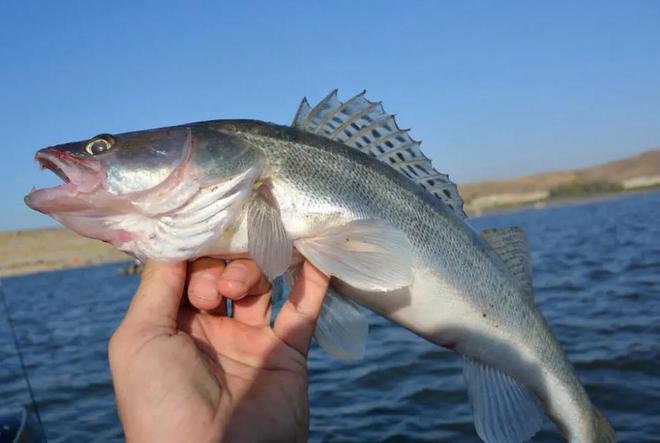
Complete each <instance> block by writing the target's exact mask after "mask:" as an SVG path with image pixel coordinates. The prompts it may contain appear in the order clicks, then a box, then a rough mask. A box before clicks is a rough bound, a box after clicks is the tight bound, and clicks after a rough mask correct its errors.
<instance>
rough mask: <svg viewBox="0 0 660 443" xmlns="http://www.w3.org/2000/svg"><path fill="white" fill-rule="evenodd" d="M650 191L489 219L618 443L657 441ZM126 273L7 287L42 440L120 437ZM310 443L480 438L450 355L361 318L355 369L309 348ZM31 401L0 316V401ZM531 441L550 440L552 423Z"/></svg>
mask: <svg viewBox="0 0 660 443" xmlns="http://www.w3.org/2000/svg"><path fill="white" fill-rule="evenodd" d="M658 220H660V193H657V192H656V193H650V194H643V195H635V196H630V197H627V198H617V199H612V200H605V201H600V202H591V203H586V204H579V205H573V206H564V207H556V208H548V209H544V210H539V211H523V212H515V213H508V214H499V215H492V216H487V217H483V218H480V219H476V220H473V222H472V223H473V225H474V226H475V227H477V228H479V229H483V228H486V227H497V226H511V225H518V226H521V227H522V228H524V229H525V231H526V232H527V234H528V236H529V238H530V242H531V249H532V259H533V263H534V273H535V277H534V286H535V294H536V295H535V297H536V300H537V301H538V304H539V307H540V309H541V311H542V312H543V314H544V315H545V317H546V318H547V319H548V322H549V323H550V325H551V327H552V328H553V330H554V332H555V334H556V335H557V337H558V338H559V340H560V342H561V344H562V346H563V347H564V349H565V350H566V352H567V353H568V355H569V358H570V360H571V361H572V362H573V363H574V365H575V366H576V368H577V371H578V373H579V376H580V378H581V379H582V381H583V383H584V384H585V386H586V389H587V391H588V393H589V395H590V397H591V398H592V400H593V402H594V403H595V404H596V405H598V406H599V407H600V408H601V409H602V410H603V412H604V414H605V415H606V416H607V417H608V418H609V420H610V421H611V423H612V425H613V426H614V428H615V429H616V430H617V432H618V435H619V438H620V440H621V441H625V442H650V441H660V440H659V439H658V438H659V436H660V223H659V222H658ZM136 284H137V278H136V277H125V276H119V275H118V274H117V266H116V265H110V266H100V267H94V268H87V269H79V270H73V271H63V272H54V273H47V274H39V275H33V276H24V277H15V278H10V279H5V280H4V288H5V292H6V294H7V298H8V302H9V304H10V309H11V311H12V316H13V318H14V322H15V323H16V325H17V334H18V338H19V341H20V344H21V347H22V350H23V353H24V355H25V360H26V364H27V369H28V373H29V375H30V380H31V382H32V384H33V387H34V390H35V394H36V397H37V400H38V403H39V409H40V410H41V414H42V418H43V420H44V424H45V427H46V430H47V433H48V437H49V440H50V441H51V442H80V441H85V442H95V441H98V442H111V441H121V440H122V433H121V428H120V426H119V423H118V419H117V415H116V412H115V404H114V398H113V393H112V386H111V384H110V378H109V372H108V367H107V360H106V346H107V341H108V338H109V336H110V334H111V333H112V331H113V330H114V328H115V327H116V326H117V324H118V322H119V320H120V319H121V317H122V314H123V313H124V311H125V309H126V307H127V304H128V302H129V298H130V296H131V295H132V293H133V291H134V289H135V287H136ZM310 379H311V382H310V401H311V416H312V419H311V435H310V440H311V441H317V442H320V441H324V442H351V441H354V442H364V441H391V442H395V441H396V442H403V441H416V442H419V441H448V442H478V441H479V440H478V439H477V437H476V436H475V433H474V429H473V425H472V420H471V414H470V410H469V407H468V402H467V397H466V394H465V387H464V382H463V377H462V373H461V362H460V359H459V358H457V356H456V355H455V354H452V353H451V352H448V351H445V350H442V349H439V348H437V347H435V346H433V345H431V344H429V343H426V342H425V341H424V340H422V339H420V338H418V337H416V336H414V335H413V334H411V333H409V332H407V331H405V330H404V329H402V328H400V327H397V326H394V325H392V324H390V323H388V322H386V321H384V320H383V319H381V318H379V317H376V316H371V332H370V337H369V346H368V351H367V355H366V358H365V359H364V361H361V362H355V363H346V362H339V361H335V360H332V359H331V358H329V357H327V356H326V355H325V354H324V353H323V351H321V350H320V349H319V348H317V347H316V346H315V347H314V348H313V349H312V351H311V353H310ZM28 403H29V397H28V394H27V390H26V387H25V382H24V381H23V378H22V376H21V374H20V369H19V364H18V360H17V359H16V357H15V351H14V348H13V343H12V341H11V337H10V335H9V329H8V326H7V323H6V320H4V317H3V316H0V406H2V407H6V406H22V405H25V404H28ZM534 441H535V442H556V441H560V437H559V435H558V434H557V433H556V431H555V430H554V429H553V427H552V425H551V424H550V423H549V422H546V425H545V427H544V429H543V430H542V432H541V433H539V434H538V435H537V436H536V437H535V439H534Z"/></svg>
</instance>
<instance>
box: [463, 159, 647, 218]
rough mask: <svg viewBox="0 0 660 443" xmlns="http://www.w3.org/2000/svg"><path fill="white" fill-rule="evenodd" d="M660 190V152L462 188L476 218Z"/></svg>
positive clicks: (471, 184) (464, 198) (470, 212)
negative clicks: (551, 203)
mask: <svg viewBox="0 0 660 443" xmlns="http://www.w3.org/2000/svg"><path fill="white" fill-rule="evenodd" d="M654 187H660V149H655V150H652V151H648V152H644V153H642V154H639V155H636V156H633V157H628V158H624V159H620V160H615V161H611V162H608V163H604V164H601V165H597V166H592V167H589V168H582V169H575V170H571V171H556V172H546V173H542V174H535V175H530V176H527V177H520V178H514V179H507V180H497V181H484V182H477V183H469V184H466V185H463V186H459V189H460V193H461V196H462V197H463V200H465V210H466V212H467V213H468V214H469V215H472V216H476V215H480V214H483V213H485V212H490V211H496V210H500V209H509V208H516V207H520V206H536V207H542V206H544V205H545V204H547V203H550V202H556V201H561V200H575V199H584V198H593V197H596V196H600V195H608V194H610V195H611V194H618V193H623V192H630V191H636V190H642V189H650V188H654Z"/></svg>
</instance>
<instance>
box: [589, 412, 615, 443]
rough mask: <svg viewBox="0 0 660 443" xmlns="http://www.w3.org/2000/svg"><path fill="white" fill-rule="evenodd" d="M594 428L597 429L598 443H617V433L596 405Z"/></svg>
mask: <svg viewBox="0 0 660 443" xmlns="http://www.w3.org/2000/svg"><path fill="white" fill-rule="evenodd" d="M593 409H594V428H595V430H596V443H616V442H617V439H616V434H615V433H614V429H612V426H610V424H609V422H608V421H607V419H606V418H605V416H604V415H603V414H602V413H601V412H600V411H599V410H598V408H596V407H594V408H593Z"/></svg>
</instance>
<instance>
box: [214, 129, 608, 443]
mask: <svg viewBox="0 0 660 443" xmlns="http://www.w3.org/2000/svg"><path fill="white" fill-rule="evenodd" d="M228 125H229V127H235V128H237V130H238V131H240V133H241V136H240V137H241V138H242V139H244V140H245V142H246V143H247V144H249V145H252V146H255V147H257V148H258V149H259V150H260V151H261V152H263V154H264V156H265V158H266V160H267V164H268V165H269V170H268V172H267V174H268V175H269V177H270V178H271V179H272V183H273V193H274V195H275V196H276V198H277V201H278V203H279V205H280V209H281V211H282V218H283V220H284V224H285V226H286V227H287V228H288V229H287V230H288V231H289V232H290V233H291V236H292V237H293V238H299V237H314V236H315V235H317V234H318V233H319V231H320V230H322V229H324V228H325V227H326V225H327V224H328V223H345V222H347V221H350V220H360V219H382V220H386V221H387V222H389V223H390V224H392V225H393V226H395V227H397V228H398V229H400V230H402V231H403V232H405V233H406V235H407V237H408V239H409V240H410V242H411V245H412V250H413V256H414V266H413V273H414V282H413V285H412V286H410V287H406V288H402V289H400V290H395V291H392V292H389V293H388V292H385V293H384V292H382V291H361V290H358V289H355V288H352V287H350V286H349V285H345V284H342V283H341V281H338V280H334V282H333V284H334V285H335V287H336V289H338V292H340V293H342V294H343V295H346V296H348V297H349V298H351V299H353V300H355V301H356V302H358V303H359V304H361V305H362V306H365V307H367V308H369V309H370V310H372V311H374V312H376V313H378V314H380V315H383V316H385V317H386V318H388V319H390V320H392V321H393V322H395V323H398V324H399V325H401V326H404V327H405V328H407V329H409V330H411V331H412V332H414V333H416V334H418V335H420V336H422V337H424V338H425V339H427V340H429V341H431V342H433V343H436V344H438V345H441V346H445V347H449V348H451V349H455V350H456V351H457V352H459V353H460V354H462V355H464V356H467V357H474V358H478V359H479V360H480V361H482V362H484V363H486V364H488V365H489V366H492V367H493V368H496V369H499V370H501V371H502V372H504V373H506V374H508V375H510V376H512V377H514V378H516V379H517V380H520V381H521V382H523V383H524V384H525V385H527V386H529V387H531V388H532V389H533V391H534V393H535V394H536V395H537V396H538V397H539V398H540V399H541V400H542V402H543V404H544V408H545V410H546V411H547V414H548V415H549V416H550V417H551V418H552V419H553V420H554V421H555V422H556V423H557V424H559V425H560V427H561V428H562V430H564V432H565V434H566V437H567V439H569V440H570V441H576V442H591V441H597V438H596V433H595V432H596V431H595V429H594V423H595V417H594V415H593V413H592V407H591V402H590V400H589V398H588V396H587V395H586V392H585V391H584V388H583V387H582V385H581V384H580V382H579V380H578V378H577V377H576V374H575V371H574V370H573V368H572V366H571V364H570V363H569V362H568V361H567V360H566V357H565V356H564V353H563V352H562V350H561V348H560V346H559V344H558V343H557V340H556V339H555V338H554V336H553V334H552V332H551V330H550V329H549V327H548V325H547V323H546V322H545V320H544V319H543V317H542V316H541V314H540V313H539V311H538V309H537V307H536V305H535V303H534V302H533V300H532V299H531V298H530V297H529V296H528V295H527V294H525V293H524V291H523V289H522V288H521V287H520V285H519V283H518V282H517V281H516V280H515V278H514V277H513V276H512V275H511V272H510V271H509V269H508V268H507V267H506V265H505V264H504V263H503V262H502V260H501V259H500V258H499V256H498V255H497V254H496V253H495V252H493V251H492V250H491V249H490V247H489V246H488V245H487V244H486V243H485V242H484V241H483V239H482V238H481V237H480V236H479V235H478V234H477V233H476V232H475V231H474V230H473V229H472V228H470V227H469V226H468V225H467V224H466V223H464V222H463V221H462V220H460V219H459V218H457V217H456V216H455V215H454V214H453V212H451V211H449V210H448V209H447V208H446V207H445V206H444V205H442V204H441V203H440V202H439V201H438V200H437V199H435V198H433V197H432V196H431V195H430V194H428V193H426V192H423V190H420V188H419V187H417V186H414V185H413V184H412V183H411V182H410V181H409V180H407V179H405V177H403V176H402V175H401V174H398V173H396V172H395V171H394V170H392V169H391V168H389V167H387V166H386V165H384V164H382V163H381V162H378V161H376V160H374V159H372V158H371V157H368V156H365V155H363V154H361V153H359V152H357V151H355V150H353V149H350V148H347V147H345V146H343V145H341V144H338V143H334V142H331V141H328V140H326V139H323V138H321V137H314V136H311V135H307V134H294V133H293V131H294V130H292V129H289V128H276V127H270V126H269V125H264V124H263V123H258V122H250V123H248V122H240V123H239V122H231V123H228ZM219 128H222V125H220V126H219ZM283 134H286V135H287V137H286V138H284V139H283V138H282V135H283ZM306 220H310V221H309V222H307V221H306ZM237 224H238V225H240V226H245V223H244V221H242V220H238V221H237ZM238 237H239V238H241V237H244V238H246V237H247V233H241V234H239V235H238ZM218 246H220V248H219V249H217V250H210V251H208V252H209V253H211V254H215V255H219V256H223V255H226V254H240V253H245V252H246V250H245V249H242V250H241V247H240V245H239V247H238V248H237V249H224V250H223V248H222V246H225V247H226V246H227V245H226V244H225V245H218ZM242 246H243V247H244V248H246V247H247V245H246V244H244V245H242Z"/></svg>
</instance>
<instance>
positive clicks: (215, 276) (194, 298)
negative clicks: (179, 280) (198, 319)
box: [188, 257, 225, 311]
mask: <svg viewBox="0 0 660 443" xmlns="http://www.w3.org/2000/svg"><path fill="white" fill-rule="evenodd" d="M224 270H225V262H224V261H223V260H220V259H217V258H209V257H203V258H199V259H197V260H195V261H194V262H192V263H191V264H190V265H189V271H188V299H189V300H190V304H192V305H193V306H194V307H196V308H197V309H201V310H203V311H213V310H216V309H218V308H219V307H221V306H222V305H224V304H225V303H224V300H223V297H222V295H221V294H220V292H218V280H219V279H220V275H221V274H222V271H224Z"/></svg>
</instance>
